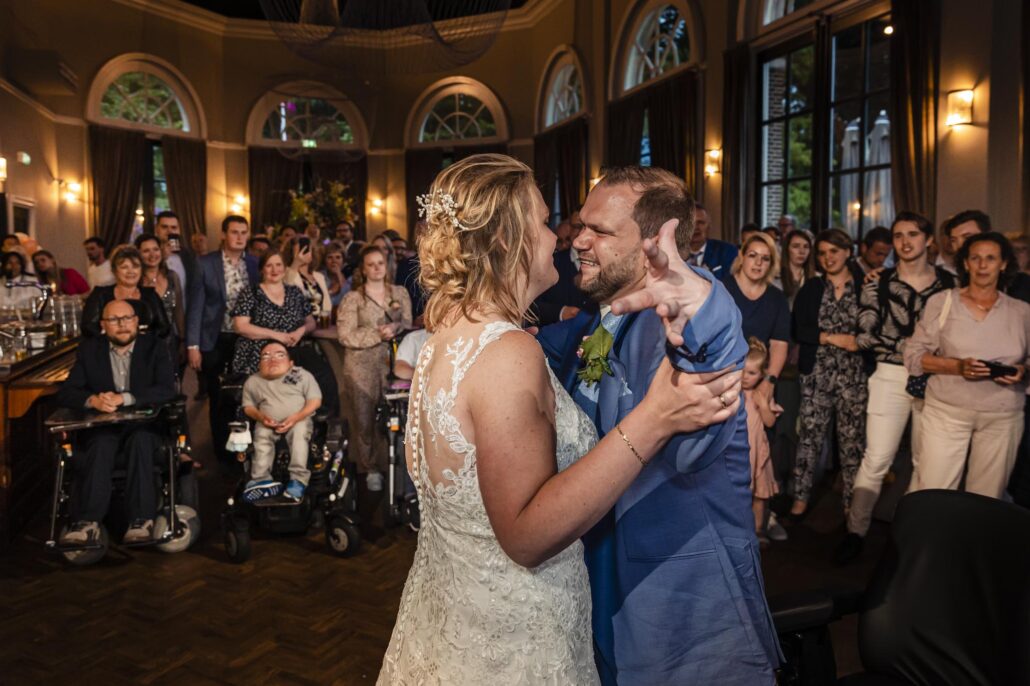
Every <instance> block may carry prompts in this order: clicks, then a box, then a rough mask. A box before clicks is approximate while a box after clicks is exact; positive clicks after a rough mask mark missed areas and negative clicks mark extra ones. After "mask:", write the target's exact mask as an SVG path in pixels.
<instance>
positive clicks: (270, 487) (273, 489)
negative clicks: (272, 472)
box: [243, 479, 283, 503]
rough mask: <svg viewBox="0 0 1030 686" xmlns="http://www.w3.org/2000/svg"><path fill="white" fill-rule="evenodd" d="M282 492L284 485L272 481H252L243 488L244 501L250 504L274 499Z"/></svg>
mask: <svg viewBox="0 0 1030 686" xmlns="http://www.w3.org/2000/svg"><path fill="white" fill-rule="evenodd" d="M282 492H283V485H282V484H281V483H279V482H278V481H272V480H271V479H261V480H260V481H254V480H253V479H252V480H250V481H248V482H247V485H246V486H244V487H243V499H244V500H246V501H247V502H248V503H253V502H257V501H258V500H264V499H265V498H274V497H275V496H277V495H279V494H280V493H282Z"/></svg>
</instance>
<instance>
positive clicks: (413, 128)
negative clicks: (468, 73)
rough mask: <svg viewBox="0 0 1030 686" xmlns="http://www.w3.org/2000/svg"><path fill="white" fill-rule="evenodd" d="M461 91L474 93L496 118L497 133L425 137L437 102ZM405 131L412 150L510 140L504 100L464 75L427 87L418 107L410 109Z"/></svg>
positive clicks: (418, 102) (417, 100) (419, 98)
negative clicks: (475, 135)
mask: <svg viewBox="0 0 1030 686" xmlns="http://www.w3.org/2000/svg"><path fill="white" fill-rule="evenodd" d="M459 94H460V95H469V96H472V97H474V98H476V99H477V100H479V101H480V102H482V103H483V105H484V106H485V107H486V109H487V110H488V111H489V112H490V115H491V116H492V117H493V119H494V135H493V136H486V137H482V138H461V139H451V140H444V141H423V140H421V133H422V129H423V127H424V125H425V122H426V119H427V118H428V117H429V114H430V113H431V112H432V111H433V109H434V108H435V107H436V106H437V104H438V103H439V102H440V101H441V100H443V99H445V98H447V97H450V96H454V95H459ZM405 131H406V135H405V138H406V140H405V144H406V146H407V148H408V149H426V148H443V149H451V148H460V147H464V146H482V145H495V144H503V143H507V142H508V139H509V129H508V117H507V113H506V112H505V110H504V107H503V106H502V105H501V101H500V99H498V97H497V96H496V95H495V94H494V92H493V91H492V90H490V89H489V88H488V87H487V86H486V85H484V84H482V83H480V82H479V81H476V80H474V79H470V78H468V77H464V76H455V77H449V78H444V79H441V80H440V81H437V82H436V83H434V84H432V85H431V86H429V87H428V88H426V89H425V90H424V91H423V92H422V94H421V95H420V96H419V97H418V98H417V99H416V101H415V106H414V107H412V109H411V110H410V111H409V112H408V121H407V124H406V125H405Z"/></svg>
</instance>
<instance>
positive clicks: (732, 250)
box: [680, 203, 740, 280]
mask: <svg viewBox="0 0 1030 686" xmlns="http://www.w3.org/2000/svg"><path fill="white" fill-rule="evenodd" d="M711 228H712V224H711V219H710V218H709V216H708V210H706V209H705V207H704V205H702V204H701V203H696V204H695V205H694V233H693V234H692V235H691V236H690V250H689V252H688V251H686V250H681V251H680V256H681V257H682V258H683V259H685V260H686V261H687V263H688V264H691V265H693V266H695V267H704V268H705V269H707V270H708V271H710V272H712V275H713V276H715V278H717V279H719V280H722V279H725V278H727V277H728V276H729V273H730V267H731V266H732V265H733V260H735V259H736V258H737V253H739V252H740V249H739V248H737V246H735V245H733V244H732V243H727V242H726V241H720V240H718V239H716V238H709V237H708V232H709V231H710V230H711Z"/></svg>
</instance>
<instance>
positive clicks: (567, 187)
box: [533, 117, 590, 217]
mask: <svg viewBox="0 0 1030 686" xmlns="http://www.w3.org/2000/svg"><path fill="white" fill-rule="evenodd" d="M588 134H589V131H588V129H587V121H586V119H585V118H583V117H580V118H578V119H574V120H573V121H571V122H568V123H567V124H562V125H561V126H558V127H555V128H553V129H551V130H550V131H545V132H544V133H541V134H539V135H537V136H536V137H535V138H534V139H533V168H534V174H535V176H536V179H537V183H538V184H539V185H540V187H541V188H543V189H544V190H545V192H544V201H545V202H547V204H548V205H550V204H551V203H552V202H553V197H552V195H551V193H552V192H553V189H554V184H555V182H557V184H558V203H559V206H558V207H556V208H554V209H556V210H557V211H558V213H559V214H560V215H561V216H562V217H568V216H569V215H571V214H572V213H573V212H574V211H576V210H578V209H579V207H580V205H582V204H583V200H584V198H585V197H586V190H587V189H586V183H587V178H588V176H589V173H590V160H589V147H590V146H589V139H588Z"/></svg>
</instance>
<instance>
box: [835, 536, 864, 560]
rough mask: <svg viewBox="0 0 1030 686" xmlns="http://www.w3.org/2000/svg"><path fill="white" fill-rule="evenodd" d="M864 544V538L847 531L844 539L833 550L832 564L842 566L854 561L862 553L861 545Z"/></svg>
mask: <svg viewBox="0 0 1030 686" xmlns="http://www.w3.org/2000/svg"><path fill="white" fill-rule="evenodd" d="M864 545H865V539H864V538H862V537H861V536H859V535H858V534H853V533H848V535H847V536H845V537H844V540H843V541H841V542H840V545H838V546H837V549H836V550H834V551H833V564H835V565H837V566H838V567H843V566H844V565H846V564H849V563H851V562H854V561H855V560H857V559H858V557H859V556H860V555H861V554H862V547H863V546H864Z"/></svg>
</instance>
